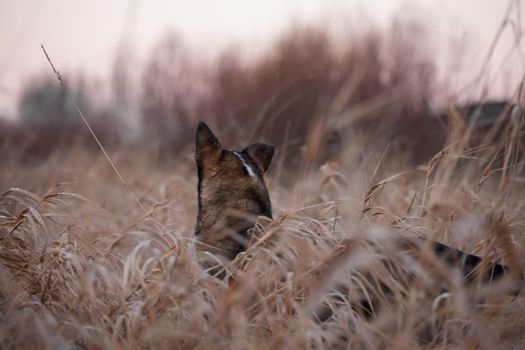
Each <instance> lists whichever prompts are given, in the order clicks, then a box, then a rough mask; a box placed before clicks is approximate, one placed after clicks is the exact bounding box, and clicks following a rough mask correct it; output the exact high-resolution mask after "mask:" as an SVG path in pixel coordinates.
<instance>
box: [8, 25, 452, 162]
mask: <svg viewBox="0 0 525 350" xmlns="http://www.w3.org/2000/svg"><path fill="white" fill-rule="evenodd" d="M424 32H425V31H424V30H421V27H420V26H419V25H417V24H414V23H407V22H402V21H394V22H393V23H392V25H391V27H390V28H389V30H388V31H384V32H382V31H379V30H369V31H366V32H365V31H363V32H362V33H361V34H359V35H357V34H356V33H355V32H352V33H350V32H349V33H348V35H339V36H338V38H337V39H335V38H334V36H333V35H331V34H330V33H329V31H328V30H326V29H324V28H322V27H321V26H316V25H304V24H302V25H294V26H291V27H290V28H289V30H287V31H286V32H284V33H283V34H281V35H280V36H279V37H278V38H277V39H276V40H274V41H273V43H272V44H270V45H269V46H268V47H267V48H265V49H261V50H260V51H261V53H259V54H257V55H251V56H250V57H248V55H246V53H245V52H244V51H243V50H242V49H241V48H239V47H229V48H227V49H224V51H223V52H222V53H220V54H219V55H217V57H215V58H214V59H209V60H206V59H203V58H202V57H200V56H199V52H195V51H194V50H190V49H188V48H187V45H185V42H184V40H183V39H182V38H181V37H180V36H178V35H176V34H174V33H169V34H167V35H165V36H164V37H162V38H161V39H160V40H159V41H158V43H157V44H156V45H154V47H153V49H152V51H151V53H150V54H149V57H148V58H147V59H146V60H145V63H144V64H141V65H136V64H133V63H132V62H133V61H132V60H128V59H127V58H128V57H130V56H133V52H132V50H130V49H126V46H125V45H124V46H122V47H121V49H120V50H119V51H118V52H117V55H116V58H115V62H114V65H113V72H112V76H111V79H110V84H109V85H110V86H109V87H108V86H103V87H101V86H100V84H96V83H92V82H90V80H89V72H88V71H86V72H83V73H82V74H77V75H75V76H70V75H67V76H66V78H67V81H66V83H67V84H66V89H63V88H62V87H61V86H60V85H59V83H58V82H57V81H56V78H55V77H54V76H53V75H52V73H51V72H49V73H48V74H43V75H42V74H41V75H39V76H38V77H35V78H34V79H33V80H31V81H29V82H28V83H27V84H26V87H25V89H24V91H23V93H22V94H21V97H20V100H19V107H18V118H17V120H16V122H9V121H6V120H1V119H0V123H1V124H2V125H0V147H2V148H1V149H2V153H5V152H6V150H9V152H10V153H11V152H13V149H16V150H18V153H19V154H20V155H22V156H23V157H24V158H25V159H36V160H38V159H43V158H45V157H47V156H49V155H50V154H51V153H52V152H53V151H54V150H56V149H59V148H61V147H69V146H72V145H81V146H85V147H88V148H93V149H96V144H95V143H94V142H93V140H92V138H91V136H90V134H89V132H88V131H87V129H86V128H85V126H84V125H82V120H81V118H80V117H79V115H78V112H77V110H76V106H75V104H76V105H77V106H78V107H79V108H80V110H81V111H82V112H83V114H84V115H85V116H86V118H87V119H88V120H89V122H90V124H91V126H92V127H93V129H94V131H95V133H96V134H97V135H98V136H99V138H100V139H101V140H102V142H103V143H104V145H105V146H106V147H107V148H109V149H112V148H117V147H122V146H125V147H128V148H129V147H142V148H143V147H152V148H155V150H157V151H158V154H159V158H164V157H173V155H174V154H175V153H177V152H179V151H181V150H183V149H186V147H189V146H190V144H191V141H192V139H193V130H194V127H195V125H196V123H197V121H199V120H205V121H207V122H209V123H210V124H211V125H213V126H214V127H215V129H220V132H221V136H222V139H223V140H225V142H228V143H229V144H230V145H232V146H237V145H242V144H243V143H244V142H246V141H247V140H253V139H260V140H266V141H269V142H273V143H275V144H276V145H277V146H278V149H279V150H280V151H282V152H286V154H287V155H288V156H292V155H293V157H294V158H295V159H298V157H296V155H297V154H299V153H300V154H302V155H303V157H299V158H301V160H304V158H305V157H306V158H307V160H313V159H316V160H317V161H320V162H322V161H325V160H327V159H329V158H332V157H335V156H337V153H338V150H340V149H341V148H342V147H344V145H345V139H346V138H347V137H354V138H355V137H358V138H359V139H360V141H361V142H362V144H363V145H365V148H367V147H370V148H376V149H384V148H385V147H386V146H387V145H390V146H389V147H394V148H396V149H398V150H401V151H403V153H404V154H405V155H406V157H407V159H408V160H412V161H417V162H419V161H423V160H425V159H428V158H429V157H431V156H432V155H433V154H434V153H435V152H436V151H437V150H439V149H440V147H441V146H442V144H443V142H444V135H445V134H446V132H445V130H444V128H443V126H442V125H441V124H440V123H439V122H438V120H437V119H436V118H435V116H433V115H432V114H433V113H432V112H431V108H430V106H429V101H432V100H433V98H432V97H433V96H434V95H435V94H436V93H437V92H436V90H437V89H438V85H439V84H438V82H437V81H436V74H435V66H434V62H433V59H432V52H431V50H429V48H428V47H425V43H426V40H425V38H424V36H425V34H424ZM46 73H47V72H46ZM442 92H443V91H440V93H442ZM348 132H350V134H349V133H348ZM350 135H351V136H350ZM307 140H308V142H313V143H317V144H315V145H313V146H315V147H313V146H312V147H310V148H311V149H314V150H315V154H308V149H309V145H308V142H307ZM13 146H15V147H13Z"/></svg>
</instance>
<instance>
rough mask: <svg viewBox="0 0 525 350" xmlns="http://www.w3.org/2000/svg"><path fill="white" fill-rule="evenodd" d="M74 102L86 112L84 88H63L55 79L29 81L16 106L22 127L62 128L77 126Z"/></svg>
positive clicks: (80, 86) (87, 105) (87, 107)
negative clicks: (31, 82) (30, 82)
mask: <svg viewBox="0 0 525 350" xmlns="http://www.w3.org/2000/svg"><path fill="white" fill-rule="evenodd" d="M75 103H77V105H78V106H79V108H80V109H81V110H82V112H83V113H87V111H88V109H89V106H90V103H89V99H88V96H87V93H86V91H85V88H84V87H83V84H79V85H78V86H77V87H76V88H75V89H72V88H70V87H69V86H68V85H66V87H65V88H63V87H62V86H61V85H60V84H59V83H58V82H55V81H54V80H50V79H47V80H43V81H40V82H37V83H35V84H30V85H29V86H28V87H27V88H26V89H25V91H24V92H23V93H22V97H21V98H20V102H19V105H18V113H19V120H20V123H21V124H22V125H23V126H38V127H45V128H49V129H55V130H62V129H66V128H70V127H73V126H76V125H78V123H79V116H78V112H77V111H76V109H75Z"/></svg>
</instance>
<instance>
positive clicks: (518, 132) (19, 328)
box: [0, 116, 525, 349]
mask: <svg viewBox="0 0 525 350" xmlns="http://www.w3.org/2000/svg"><path fill="white" fill-rule="evenodd" d="M520 118H522V117H521V116H520ZM520 123H521V124H520ZM520 123H517V122H513V123H509V124H507V126H505V127H504V128H503V131H502V132H501V133H500V137H499V138H498V139H495V138H493V139H489V138H487V139H485V140H484V143H483V144H482V145H481V146H478V147H473V146H472V145H471V144H470V143H469V140H470V133H471V132H472V130H469V129H468V128H467V127H465V126H456V127H455V128H454V130H453V131H454V132H453V133H452V136H451V138H450V139H449V141H448V142H447V144H446V145H445V147H444V149H443V150H442V152H440V153H439V154H438V155H436V157H434V159H432V160H431V161H430V162H429V164H428V165H427V166H424V167H418V168H408V167H406V168H405V169H403V167H402V166H401V165H400V164H396V154H389V153H388V152H386V154H385V155H383V156H381V157H378V158H377V159H376V158H374V157H369V158H367V159H364V160H361V161H359V160H358V159H357V158H356V157H355V156H354V155H353V153H352V149H355V148H352V147H349V148H348V152H347V153H346V154H345V155H344V156H343V157H342V159H343V161H342V162H340V163H338V164H336V163H331V164H326V165H324V166H323V167H321V169H311V170H310V171H306V172H305V175H304V176H302V175H301V176H298V177H297V181H296V182H295V184H294V185H293V186H285V185H282V184H281V183H279V182H278V181H277V179H275V178H273V177H272V175H273V174H275V173H279V174H282V173H286V172H287V171H288V170H287V169H286V167H285V165H283V164H282V162H281V163H280V162H279V161H278V160H277V161H276V163H275V164H280V166H282V167H283V168H282V169H274V171H273V172H272V171H270V174H269V177H268V179H267V182H268V187H269V188H270V192H271V198H272V202H273V207H274V220H273V221H271V222H270V221H268V220H262V219H261V220H260V221H259V223H258V224H257V225H256V226H255V228H254V233H255V237H257V238H258V240H256V241H255V242H252V246H251V247H250V249H249V250H248V251H247V252H246V253H244V254H241V255H240V256H239V257H238V258H237V259H236V260H235V261H234V262H233V263H232V264H230V265H226V266H225V268H226V269H227V271H228V273H229V274H230V278H229V279H225V280H219V279H217V278H215V277H213V276H211V275H209V274H207V273H206V272H205V271H204V270H203V269H202V268H201V267H200V266H199V264H198V260H199V257H197V256H196V253H195V251H194V249H193V234H192V233H193V228H194V223H195V216H196V171H195V169H194V164H193V160H192V156H193V155H192V154H191V151H188V152H187V153H185V156H184V157H182V158H179V159H177V162H176V163H175V162H173V163H171V164H162V165H159V164H155V163H154V162H153V161H152V160H151V159H152V158H153V157H151V155H150V154H149V153H148V152H136V151H134V152H133V153H129V152H128V151H126V150H122V151H120V152H119V153H117V154H113V160H114V162H115V164H116V166H117V167H118V169H119V170H120V172H121V173H122V174H124V176H125V177H126V181H127V183H128V185H129V186H130V187H131V188H133V190H134V193H135V194H136V195H137V197H138V200H140V203H141V204H142V206H143V207H144V209H145V212H144V211H143V210H142V209H141V207H139V206H138V205H137V202H136V201H135V199H134V198H133V196H132V195H131V194H130V193H129V191H128V189H127V188H126V187H125V186H123V185H122V183H120V182H119V180H118V179H117V177H116V176H115V174H114V172H113V171H112V169H111V167H109V166H108V164H107V163H106V160H105V159H104V156H102V155H99V156H96V155H93V154H91V153H87V152H85V151H83V150H81V149H74V150H71V151H69V152H65V153H63V154H58V155H56V156H55V157H51V158H50V159H49V160H48V161H47V162H45V163H43V164H40V165H33V166H27V165H24V164H23V163H21V162H19V161H16V159H15V160H10V159H6V160H5V161H4V162H3V164H4V165H3V169H2V173H1V174H0V185H1V189H2V190H4V192H3V193H2V194H1V195H0V270H1V271H0V278H1V280H0V317H1V318H2V322H0V347H1V348H2V349H9V348H28V349H29V348H31V349H56V348H72V349H75V348H80V349H134V348H152V349H153V348H155V349H156V348H170V349H190V348H199V349H208V348H213V349H261V348H262V349H266V348H268V349H304V348H312V349H321V348H352V349H355V348H357V349H379V348H393V349H409V348H410V349H412V348H423V349H434V348H462V349H497V348H501V349H508V348H523V347H525V340H524V339H522V338H523V335H522V330H523V329H525V299H524V297H523V296H522V295H521V294H519V295H517V296H513V295H509V293H508V290H509V288H510V287H509V285H508V284H507V283H505V282H502V283H497V284H494V285H490V286H486V285H479V284H475V285H474V286H469V287H467V286H465V285H464V283H463V281H462V278H461V276H460V274H459V273H458V271H457V270H456V269H454V268H451V267H449V266H447V265H445V264H443V263H440V262H439V261H435V260H436V259H435V258H434V257H433V255H432V254H429V253H428V252H427V251H426V250H425V249H424V246H423V247H422V248H421V250H420V251H419V252H416V253H415V254H406V253H404V252H403V251H402V249H400V246H399V245H398V244H397V243H396V242H397V241H396V238H398V237H402V236H414V235H419V236H424V237H430V238H433V239H436V240H439V241H442V242H445V243H447V244H449V245H451V246H454V247H458V248H462V249H464V250H466V251H468V252H475V253H477V254H478V255H480V256H483V257H486V258H487V259H490V260H491V261H497V262H503V263H506V264H508V265H509V266H510V267H512V268H513V269H514V270H519V271H523V268H524V267H525V264H524V263H523V261H524V259H523V254H522V252H523V248H522V247H523V244H524V241H525V236H524V233H525V215H524V214H525V208H524V206H525V201H524V200H523V198H525V186H524V185H523V182H524V180H525V179H524V178H523V174H524V172H523V145H522V144H521V142H523V130H522V126H521V125H522V124H523V120H522V119H521V121H520ZM493 136H494V135H493ZM488 137H490V134H489V136H488ZM354 146H356V147H358V145H354ZM312 147H313V146H312ZM310 151H311V150H310ZM311 152H313V153H315V152H314V151H311ZM278 157H279V154H277V158H278ZM380 160H381V161H380ZM378 164H379V165H378ZM276 167H277V166H276ZM393 169H397V170H395V171H394V170H393ZM64 182H67V183H64ZM24 188H26V189H27V190H26V189H24ZM349 239H350V240H349ZM429 260H430V261H429ZM429 264H430V265H433V267H432V268H429ZM340 286H345V288H344V289H341V288H338V287H340ZM385 286H387V289H388V290H389V291H390V292H389V293H385V292H384V291H385ZM342 291H343V292H342ZM374 297H375V298H378V299H379V300H380V301H381V305H382V306H381V308H379V309H378V310H374V313H375V314H374V315H373V317H370V318H367V317H364V316H363V314H362V313H361V312H360V310H359V307H358V306H359V301H361V300H363V298H364V299H372V298H374ZM321 304H323V305H325V306H326V305H327V306H328V307H329V308H332V309H333V316H332V317H331V318H329V319H328V320H327V321H325V322H323V323H319V322H316V321H315V317H314V314H315V312H316V310H318V309H319V307H320V305H321Z"/></svg>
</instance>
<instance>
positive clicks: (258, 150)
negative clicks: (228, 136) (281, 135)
mask: <svg viewBox="0 0 525 350" xmlns="http://www.w3.org/2000/svg"><path fill="white" fill-rule="evenodd" d="M274 151H275V147H274V146H273V145H269V144H266V143H254V144H251V145H249V146H248V147H246V148H245V149H244V151H243V152H244V153H245V154H246V155H247V156H248V158H250V160H251V161H252V162H253V164H255V165H256V166H257V168H259V170H260V171H261V173H265V172H266V170H268V168H269V167H270V163H271V162H272V157H273V153H274Z"/></svg>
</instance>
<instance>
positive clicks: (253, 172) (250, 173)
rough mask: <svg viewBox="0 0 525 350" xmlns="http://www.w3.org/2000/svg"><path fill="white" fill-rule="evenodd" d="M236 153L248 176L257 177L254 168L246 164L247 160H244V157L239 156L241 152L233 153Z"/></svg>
mask: <svg viewBox="0 0 525 350" xmlns="http://www.w3.org/2000/svg"><path fill="white" fill-rule="evenodd" d="M233 153H235V155H236V156H237V157H238V158H239V159H240V160H241V162H242V165H243V166H244V169H246V172H247V173H248V175H250V176H255V171H253V169H252V167H251V166H250V165H249V164H248V163H246V160H244V157H243V156H242V155H241V154H239V152H233Z"/></svg>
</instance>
